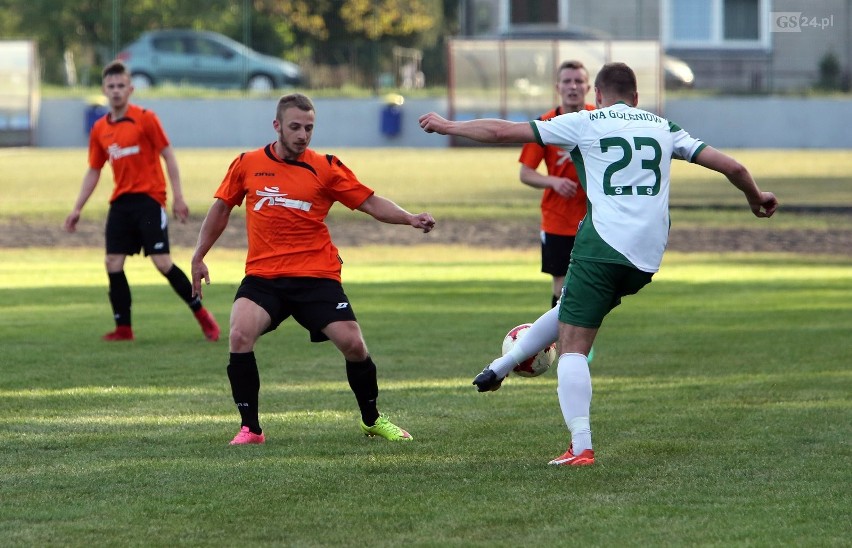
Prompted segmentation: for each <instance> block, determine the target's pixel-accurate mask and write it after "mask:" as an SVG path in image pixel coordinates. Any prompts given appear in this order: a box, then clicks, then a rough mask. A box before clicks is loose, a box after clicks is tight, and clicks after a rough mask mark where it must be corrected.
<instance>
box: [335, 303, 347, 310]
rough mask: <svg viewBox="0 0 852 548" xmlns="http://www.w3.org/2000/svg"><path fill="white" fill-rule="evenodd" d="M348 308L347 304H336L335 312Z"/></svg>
mask: <svg viewBox="0 0 852 548" xmlns="http://www.w3.org/2000/svg"><path fill="white" fill-rule="evenodd" d="M347 306H349V303H337V310H342V309H344V308H346V307H347Z"/></svg>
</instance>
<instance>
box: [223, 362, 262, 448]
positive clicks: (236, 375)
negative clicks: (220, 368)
mask: <svg viewBox="0 0 852 548" xmlns="http://www.w3.org/2000/svg"><path fill="white" fill-rule="evenodd" d="M228 380H230V381H231V394H232V395H233V396H234V403H235V404H237V410H238V411H239V412H240V418H241V419H242V424H241V426H248V428H249V430H251V432H252V433H254V434H262V433H263V430H261V429H260V419H259V418H258V411H257V400H258V395H259V393H260V374H259V373H258V371H257V361H255V358H254V352H245V353H236V352H231V362H230V363H229V364H228Z"/></svg>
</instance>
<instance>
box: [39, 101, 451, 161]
mask: <svg viewBox="0 0 852 548" xmlns="http://www.w3.org/2000/svg"><path fill="white" fill-rule="evenodd" d="M134 102H135V103H136V104H138V105H139V106H142V107H145V108H150V109H152V110H153V111H154V112H156V113H157V116H158V117H159V118H160V122H161V123H162V124H163V128H164V129H165V130H166V133H167V134H168V136H169V139H170V140H171V142H172V145H174V146H175V147H184V148H187V147H199V148H203V147H237V148H240V147H244V148H246V149H249V148H256V147H260V146H263V145H264V144H266V143H269V142H272V141H274V140H275V131H274V130H273V129H272V120H273V119H274V118H275V106H276V103H277V101H276V100H275V99H216V100H205V99H194V100H187V99H150V100H139V101H134ZM446 104H447V102H446V101H445V100H439V99H436V100H420V101H406V103H405V104H404V105H403V106H402V107H400V108H401V109H402V120H401V126H400V133H399V135H397V136H395V137H388V136H385V135H384V134H382V132H381V113H382V110H383V109H384V108H385V103H384V101H383V100H381V99H316V100H314V107H315V108H316V112H317V121H316V129H315V131H314V136H313V141H312V146H313V147H315V148H329V147H332V148H333V147H400V146H404V147H418V148H420V147H424V148H425V147H444V146H446V143H445V142H444V140H443V139H439V138H436V137H435V136H432V135H428V134H426V133H424V132H423V131H422V130H421V129H420V126H419V125H418V123H417V118H418V116H420V114H422V113H424V112H429V111H433V110H434V111H437V112H446V110H447V107H446ZM88 106H89V105H88V104H87V103H86V102H85V101H84V100H82V99H42V102H41V112H40V114H39V122H38V127H37V129H36V145H37V146H41V147H85V146H87V145H88V133H87V127H86V109H87V108H88Z"/></svg>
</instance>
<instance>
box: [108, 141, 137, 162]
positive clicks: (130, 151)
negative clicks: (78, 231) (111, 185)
mask: <svg viewBox="0 0 852 548" xmlns="http://www.w3.org/2000/svg"><path fill="white" fill-rule="evenodd" d="M107 153H108V154H109V161H110V163H112V162H114V161H115V160H118V159H119V158H124V157H125V156H132V155H134V154H139V145H135V146H132V147H125V148H121V147H120V146H118V145H117V144H115V143H113V144H111V145H110V146H108V147H107Z"/></svg>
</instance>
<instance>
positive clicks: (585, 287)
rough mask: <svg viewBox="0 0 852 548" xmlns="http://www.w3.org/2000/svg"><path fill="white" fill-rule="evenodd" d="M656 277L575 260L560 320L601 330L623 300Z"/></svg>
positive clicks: (628, 269) (615, 265)
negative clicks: (608, 316) (613, 310)
mask: <svg viewBox="0 0 852 548" xmlns="http://www.w3.org/2000/svg"><path fill="white" fill-rule="evenodd" d="M653 275H654V274H653V273H651V272H642V271H641V270H638V269H636V268H633V267H630V266H626V265H622V264H615V263H601V262H595V261H587V260H575V259H571V264H570V266H569V267H568V275H567V276H565V286H564V287H563V288H562V299H561V301H560V304H559V321H560V322H563V323H567V324H569V325H576V326H578V327H589V328H598V327H600V326H601V323H603V319H604V316H606V315H607V314H608V313H609V311H610V310H612V309H613V308H615V307H616V306H618V305H619V304H621V298H622V297H624V296H625V295H633V294H634V293H636V292H638V291H639V290H640V289H642V288H643V287H645V286H646V285H648V284H649V283H651V277H652V276H653Z"/></svg>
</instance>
